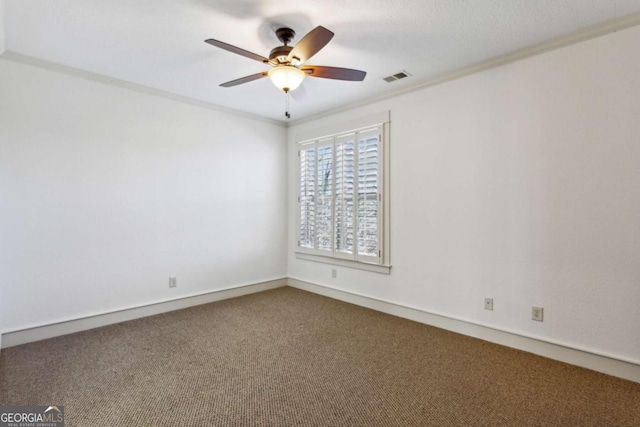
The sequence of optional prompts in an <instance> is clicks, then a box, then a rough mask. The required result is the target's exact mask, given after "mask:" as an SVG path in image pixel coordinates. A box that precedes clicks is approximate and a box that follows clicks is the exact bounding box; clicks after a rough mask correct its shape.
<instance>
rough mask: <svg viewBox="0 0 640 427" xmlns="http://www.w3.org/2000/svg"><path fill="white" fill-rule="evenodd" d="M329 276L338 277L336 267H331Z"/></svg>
mask: <svg viewBox="0 0 640 427" xmlns="http://www.w3.org/2000/svg"><path fill="white" fill-rule="evenodd" d="M331 277H332V278H333V279H335V278H337V277H338V269H337V268H332V269H331Z"/></svg>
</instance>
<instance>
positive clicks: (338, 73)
mask: <svg viewBox="0 0 640 427" xmlns="http://www.w3.org/2000/svg"><path fill="white" fill-rule="evenodd" d="M300 69H301V70H302V71H304V72H305V73H307V74H308V75H309V76H311V77H322V78H323V79H335V80H348V81H351V82H361V81H362V80H364V78H365V76H366V75H367V73H366V72H364V71H360V70H352V69H350V68H339V67H322V66H319V65H308V66H305V67H302V68H300Z"/></svg>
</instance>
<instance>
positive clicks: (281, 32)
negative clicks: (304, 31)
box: [276, 28, 296, 46]
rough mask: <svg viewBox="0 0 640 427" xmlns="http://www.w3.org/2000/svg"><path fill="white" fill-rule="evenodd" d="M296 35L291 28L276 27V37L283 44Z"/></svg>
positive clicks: (289, 41)
mask: <svg viewBox="0 0 640 427" xmlns="http://www.w3.org/2000/svg"><path fill="white" fill-rule="evenodd" d="M295 36H296V32H295V31H293V30H292V29H291V28H278V29H277V30H276V37H277V38H278V40H280V41H281V42H282V43H283V44H284V45H285V46H287V45H288V44H289V43H291V40H293V38H294V37H295Z"/></svg>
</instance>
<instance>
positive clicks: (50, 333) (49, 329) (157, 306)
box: [0, 278, 287, 348]
mask: <svg viewBox="0 0 640 427" xmlns="http://www.w3.org/2000/svg"><path fill="white" fill-rule="evenodd" d="M286 285H287V279H286V278H283V279H276V280H270V281H267V282H261V283H254V284H250V285H243V286H236V287H232V288H227V289H222V290H218V291H213V292H207V293H204V294H199V295H192V296H187V297H182V298H178V299H174V300H169V301H162V302H158V303H153V304H148V305H143V306H139V307H132V308H126V309H123V310H118V311H113V312H109V313H101V314H97V315H94V316H87V317H82V318H78V319H72V320H67V321H63V322H58V323H53V324H48V325H42V326H36V327H33V328H27V329H22V330H17V331H11V332H5V333H3V334H2V335H0V348H8V347H13V346H16V345H20V344H26V343H29V342H34V341H40V340H44V339H47V338H53V337H57V336H60V335H67V334H72V333H74V332H80V331H86V330H87V329H93V328H99V327H101V326H106V325H111V324H114V323H120V322H126V321H127V320H133V319H138V318H141V317H147V316H153V315H156V314H161V313H166V312H168V311H174V310H180V309H183V308H187V307H193V306H196V305H201V304H208V303H210V302H215V301H220V300H224V299H229V298H235V297H239V296H242V295H248V294H253V293H256V292H262V291H267V290H269V289H275V288H280V287H283V286H286Z"/></svg>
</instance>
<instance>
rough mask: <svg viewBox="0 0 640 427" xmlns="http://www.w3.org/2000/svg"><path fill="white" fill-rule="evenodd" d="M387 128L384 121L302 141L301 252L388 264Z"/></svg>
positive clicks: (299, 239)
mask: <svg viewBox="0 0 640 427" xmlns="http://www.w3.org/2000/svg"><path fill="white" fill-rule="evenodd" d="M385 131H386V128H385V125H384V124H380V125H374V126H370V127H366V128H362V129H358V130H353V131H349V132H344V133H338V134H334V135H330V136H327V137H323V138H320V139H315V140H307V141H304V142H301V143H300V144H299V146H298V160H299V162H298V171H299V175H298V178H299V181H298V183H299V192H298V252H299V253H303V254H312V255H319V256H323V257H329V258H330V259H331V260H344V261H351V262H357V263H367V264H381V265H386V264H388V249H385V244H384V243H385V242H384V239H385V232H384V231H385V222H384V221H383V219H384V213H385V212H384V211H385V205H384V200H385V197H384V196H385V194H384V193H385V180H384V173H385V145H384V140H385ZM387 228H388V227H387ZM331 260H330V261H328V262H332V263H339V262H335V261H331ZM325 262H327V261H326V260H325Z"/></svg>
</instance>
